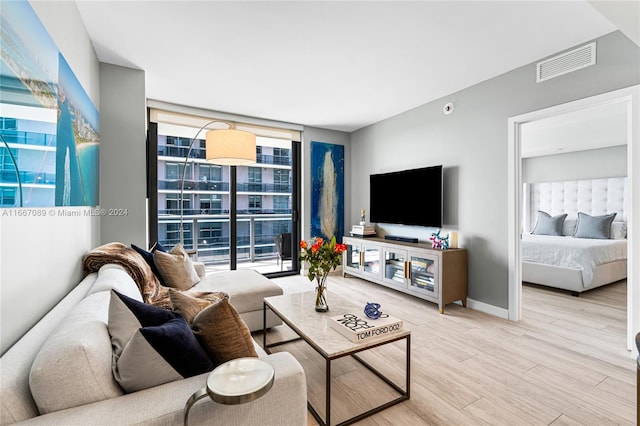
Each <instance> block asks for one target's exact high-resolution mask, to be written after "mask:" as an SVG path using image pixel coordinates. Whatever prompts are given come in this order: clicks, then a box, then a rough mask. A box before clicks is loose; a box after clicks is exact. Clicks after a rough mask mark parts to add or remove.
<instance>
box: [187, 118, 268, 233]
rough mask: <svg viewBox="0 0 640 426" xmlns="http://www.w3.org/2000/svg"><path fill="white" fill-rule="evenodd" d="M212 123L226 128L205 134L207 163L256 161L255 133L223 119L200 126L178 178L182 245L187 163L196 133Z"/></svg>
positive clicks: (238, 164)
mask: <svg viewBox="0 0 640 426" xmlns="http://www.w3.org/2000/svg"><path fill="white" fill-rule="evenodd" d="M214 123H223V124H226V125H227V126H229V128H228V129H213V130H209V131H208V132H207V134H206V141H207V145H206V160H207V163H212V164H219V165H223V166H246V165H249V164H253V163H255V162H256V135H254V134H253V133H249V132H245V131H242V130H236V129H235V128H234V127H235V126H234V124H233V123H229V122H227V121H223V120H211V121H209V122H208V123H206V124H205V125H204V126H202V127H200V129H199V130H198V132H197V133H196V134H195V136H194V137H193V138H192V139H191V143H190V144H189V149H188V150H187V155H186V156H185V158H184V165H183V167H182V179H180V243H181V244H182V245H184V226H183V223H184V181H185V179H186V177H187V165H188V162H189V156H190V155H191V151H192V150H193V145H194V144H195V142H196V140H198V135H200V132H202V131H203V130H204V129H205V128H206V127H207V126H210V125H211V124H214Z"/></svg>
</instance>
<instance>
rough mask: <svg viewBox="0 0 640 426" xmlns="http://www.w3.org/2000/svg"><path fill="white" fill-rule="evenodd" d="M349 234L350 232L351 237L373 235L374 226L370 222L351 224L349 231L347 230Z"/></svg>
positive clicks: (374, 234)
mask: <svg viewBox="0 0 640 426" xmlns="http://www.w3.org/2000/svg"><path fill="white" fill-rule="evenodd" d="M361 223H362V222H361ZM349 234H351V236H352V237H362V238H367V237H375V236H376V227H375V226H374V225H372V224H368V225H352V226H351V232H349Z"/></svg>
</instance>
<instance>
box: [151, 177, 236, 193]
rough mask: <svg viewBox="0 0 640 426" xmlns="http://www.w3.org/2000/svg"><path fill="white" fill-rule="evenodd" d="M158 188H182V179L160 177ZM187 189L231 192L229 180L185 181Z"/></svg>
mask: <svg viewBox="0 0 640 426" xmlns="http://www.w3.org/2000/svg"><path fill="white" fill-rule="evenodd" d="M158 189H175V190H178V191H179V190H180V180H161V179H158ZM184 189H185V190H195V191H221V192H229V183H228V182H208V181H207V182H205V181H194V180H185V181H184Z"/></svg>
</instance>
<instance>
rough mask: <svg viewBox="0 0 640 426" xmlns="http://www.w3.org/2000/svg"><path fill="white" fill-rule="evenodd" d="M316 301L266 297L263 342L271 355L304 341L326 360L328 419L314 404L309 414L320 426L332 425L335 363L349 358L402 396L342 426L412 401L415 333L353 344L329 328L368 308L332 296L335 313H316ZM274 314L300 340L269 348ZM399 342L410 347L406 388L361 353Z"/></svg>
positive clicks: (306, 296)
mask: <svg viewBox="0 0 640 426" xmlns="http://www.w3.org/2000/svg"><path fill="white" fill-rule="evenodd" d="M314 300H315V293H314V292H304V293H291V294H284V295H281V296H272V297H266V298H265V299H264V312H263V324H264V325H265V326H264V330H263V341H262V346H263V348H264V350H265V351H266V352H268V353H270V351H269V349H270V348H272V347H274V346H279V345H283V344H285V343H289V342H292V341H294V340H300V339H302V340H304V341H305V342H306V343H307V344H309V346H311V347H312V348H313V349H314V350H315V351H316V352H317V353H318V354H320V355H321V356H322V357H323V358H324V360H325V365H326V367H325V382H326V390H325V392H326V394H325V403H326V407H325V419H322V418H321V417H320V415H319V413H318V411H317V410H316V409H315V408H314V407H313V405H312V404H311V402H310V401H309V402H308V403H307V405H308V407H309V411H311V414H312V415H313V417H314V418H315V419H316V421H317V422H318V423H319V424H320V425H330V424H331V382H332V380H331V362H332V361H334V360H336V359H339V358H342V357H345V356H351V357H353V358H354V359H356V360H357V361H358V362H360V363H361V364H362V365H364V366H365V367H366V368H367V369H369V370H370V371H371V372H373V373H374V374H375V375H376V376H378V377H380V378H381V379H382V380H383V381H384V382H385V383H386V384H388V385H389V386H390V387H391V388H393V389H394V390H395V391H396V392H397V393H399V396H398V397H397V398H396V399H393V400H391V401H389V402H386V403H384V404H382V405H380V406H377V407H375V408H372V409H370V410H368V411H365V412H364V413H361V414H358V415H356V416H354V417H351V418H350V419H347V420H345V421H343V422H341V423H340V425H341V426H342V425H348V424H351V423H354V422H356V421H359V420H362V419H363V418H365V417H368V416H370V415H372V414H374V413H377V412H379V411H382V410H384V409H386V408H388V407H391V406H392V405H395V404H398V403H400V402H402V401H405V400H407V399H409V397H410V376H411V370H410V359H411V331H409V330H404V329H403V330H399V331H396V332H393V333H389V334H385V335H382V336H380V337H375V338H371V339H370V340H365V341H363V342H361V343H354V342H351V341H350V340H349V339H347V338H346V337H344V336H343V335H341V334H340V333H338V332H337V331H335V330H333V329H332V328H331V327H330V326H329V321H330V318H331V317H333V316H336V315H342V314H345V313H355V312H362V311H363V308H364V306H358V305H355V304H353V303H351V302H349V301H347V300H345V299H342V298H340V297H338V296H337V295H334V294H330V295H329V303H330V307H331V309H330V310H329V311H328V312H315V311H314V309H313V306H314ZM268 310H271V311H272V312H273V313H274V314H275V315H277V316H278V317H279V318H280V319H281V320H282V321H283V322H284V323H285V324H286V325H287V326H288V327H289V328H291V329H292V330H293V331H294V332H295V333H296V334H297V335H298V336H299V337H297V338H295V339H291V340H286V341H281V342H275V343H269V344H267V327H266V317H267V311H268ZM399 340H405V343H406V349H405V350H406V352H405V353H406V361H405V384H404V387H401V386H399V385H397V384H396V383H394V382H392V381H391V380H390V379H389V378H387V377H386V376H385V375H383V374H382V373H381V372H380V371H378V370H377V369H375V368H374V367H373V366H372V365H370V364H369V363H367V362H366V361H364V360H363V359H362V358H360V357H359V356H358V355H357V353H358V352H363V351H366V350H369V349H372V348H375V347H378V346H382V345H386V344H389V343H392V342H396V341H399Z"/></svg>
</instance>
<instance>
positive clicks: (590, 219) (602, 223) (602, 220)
mask: <svg viewBox="0 0 640 426" xmlns="http://www.w3.org/2000/svg"><path fill="white" fill-rule="evenodd" d="M616 214H617V213H610V214H605V215H602V216H591V215H588V214H586V213H583V212H578V224H577V225H576V233H575V234H574V237H577V238H596V239H601V240H607V239H609V238H611V223H612V222H613V219H615V217H616Z"/></svg>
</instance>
